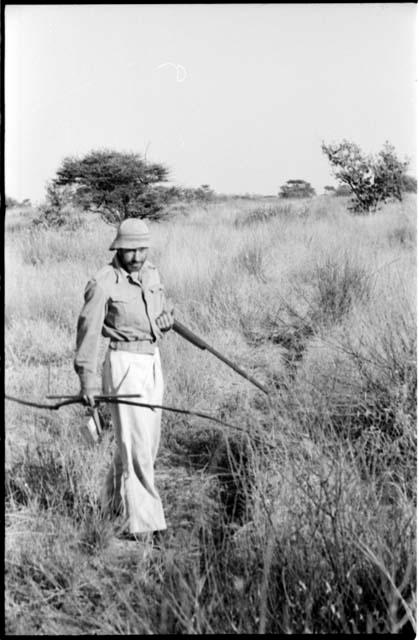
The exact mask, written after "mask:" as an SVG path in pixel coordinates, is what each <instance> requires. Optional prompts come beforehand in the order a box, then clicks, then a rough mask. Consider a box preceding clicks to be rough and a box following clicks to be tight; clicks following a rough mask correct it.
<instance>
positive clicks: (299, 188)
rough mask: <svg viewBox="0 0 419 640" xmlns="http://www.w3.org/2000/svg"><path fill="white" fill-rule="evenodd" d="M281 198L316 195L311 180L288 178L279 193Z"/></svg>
mask: <svg viewBox="0 0 419 640" xmlns="http://www.w3.org/2000/svg"><path fill="white" fill-rule="evenodd" d="M278 195H279V196H280V197H281V198H312V197H313V196H315V195H316V191H315V190H314V189H313V187H312V186H311V184H310V183H309V182H306V181H305V180H287V182H286V183H285V184H284V185H282V187H281V188H280V190H279V194H278Z"/></svg>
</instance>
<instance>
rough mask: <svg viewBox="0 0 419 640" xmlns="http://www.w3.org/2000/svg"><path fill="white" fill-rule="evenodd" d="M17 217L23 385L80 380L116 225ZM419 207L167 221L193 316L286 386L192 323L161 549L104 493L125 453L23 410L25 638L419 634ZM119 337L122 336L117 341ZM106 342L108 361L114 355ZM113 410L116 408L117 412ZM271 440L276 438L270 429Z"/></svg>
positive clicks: (168, 257) (166, 240)
mask: <svg viewBox="0 0 419 640" xmlns="http://www.w3.org/2000/svg"><path fill="white" fill-rule="evenodd" d="M35 215H36V212H30V211H29V212H28V211H26V212H25V211H21V212H16V211H15V212H10V213H9V212H8V214H7V217H6V318H5V319H6V324H5V327H6V334H5V335H6V350H5V367H6V392H7V393H8V394H10V395H15V396H19V397H27V398H28V397H30V398H42V397H44V396H45V394H46V393H47V390H48V382H49V391H50V392H51V393H53V392H54V393H61V392H62V393H72V392H77V391H78V381H77V377H76V375H75V373H74V372H73V370H72V362H71V360H72V355H73V349H74V341H75V327H76V321H77V316H78V313H79V311H80V308H81V305H82V295H83V289H84V285H85V283H86V280H87V279H88V277H89V276H91V275H92V274H93V273H94V272H95V271H96V270H97V269H98V268H100V267H101V266H102V265H103V264H104V263H105V262H106V261H107V260H108V259H109V258H110V256H111V254H110V253H109V251H108V249H107V247H108V245H109V243H110V241H111V238H112V236H113V229H112V228H111V227H109V226H107V225H105V224H104V223H102V222H100V221H98V220H94V219H92V220H91V221H90V222H86V224H85V226H84V227H83V230H82V231H80V230H78V231H77V230H74V229H73V230H72V229H65V228H64V229H63V228H62V229H60V230H59V231H54V230H45V229H41V228H33V226H32V225H31V217H34V216H35ZM415 216H416V210H415V201H414V199H409V200H406V201H405V202H404V203H403V204H402V205H387V207H386V208H385V209H383V211H381V212H379V213H377V214H374V215H373V216H370V217H368V218H364V217H362V218H357V217H353V216H350V215H349V214H348V213H347V212H346V210H345V205H344V202H343V201H342V200H340V199H339V200H333V199H330V198H321V197H320V198H317V199H315V200H313V201H311V202H310V203H301V202H291V203H289V204H287V206H286V207H284V206H283V205H282V204H281V203H279V202H275V201H273V202H272V201H270V202H269V204H266V202H262V201H261V202H254V201H246V200H243V201H239V200H234V201H232V202H223V203H219V204H216V205H213V204H211V205H208V206H206V207H204V208H201V209H199V208H194V209H191V208H190V209H189V210H186V209H185V211H184V212H183V214H182V215H179V216H178V217H176V218H175V219H174V220H173V221H170V220H168V221H165V222H163V223H161V224H159V225H157V224H153V225H152V231H153V236H154V238H155V241H156V244H155V247H154V248H153V257H154V259H155V261H156V263H157V264H158V265H159V268H160V271H161V272H162V275H163V278H164V280H165V283H166V286H167V289H168V292H169V294H170V296H171V297H172V299H173V301H174V302H175V305H176V309H177V315H178V318H179V319H180V320H181V321H183V322H185V324H187V325H188V326H190V327H191V328H192V329H195V330H196V332H197V333H199V334H200V335H202V336H203V337H204V338H205V339H206V340H207V341H208V342H210V343H212V344H214V346H216V347H217V348H219V349H220V350H221V351H224V352H225V353H226V354H227V355H228V356H229V357H230V358H231V359H232V360H236V361H237V362H238V363H240V364H241V365H242V366H243V367H244V368H247V369H248V370H249V371H250V372H251V373H253V375H254V376H255V377H257V378H259V379H260V380H261V382H264V383H265V384H267V385H268V386H269V388H270V390H271V403H268V402H267V401H266V399H265V397H264V396H262V395H261V394H260V393H259V392H258V391H257V390H256V389H255V388H254V387H252V386H251V385H250V384H249V383H247V382H246V381H245V380H243V379H241V378H239V377H238V376H237V375H236V374H234V373H233V372H232V371H230V370H229V369H228V368H227V367H226V366H225V365H223V364H222V363H220V362H219V361H217V360H216V359H214V358H213V357H212V356H211V355H209V354H207V353H203V352H200V351H198V350H196V349H194V347H192V346H191V345H189V344H188V343H186V342H184V341H182V340H181V339H180V338H179V337H178V336H176V335H174V334H173V335H169V336H167V337H166V339H165V341H164V344H163V346H162V358H163V363H164V368H165V372H166V402H167V403H168V404H172V405H175V406H181V407H185V408H186V407H189V408H196V409H197V410H198V411H199V410H201V411H205V410H206V411H211V412H213V413H214V414H217V415H219V416H221V417H223V418H224V419H225V420H227V421H228V422H231V423H234V424H236V425H238V426H239V427H241V428H242V429H244V431H245V432H247V433H248V434H249V436H247V435H246V434H245V433H243V432H240V431H234V432H233V431H230V432H228V431H223V430H222V429H219V428H218V427H214V426H213V424H212V423H208V422H206V421H205V420H202V419H198V418H190V419H189V418H188V419H186V418H185V417H184V416H181V415H180V414H173V413H167V414H165V416H164V435H163V442H162V447H161V452H160V456H159V458H158V463H157V469H156V472H157V477H158V486H159V488H160V491H161V494H162V497H163V502H164V504H165V508H166V511H167V518H168V521H169V525H170V526H169V530H168V539H167V541H166V543H165V546H164V548H163V549H162V550H160V551H156V550H155V551H153V552H152V554H151V555H144V554H143V553H142V552H140V551H139V550H138V549H136V548H132V547H130V546H129V545H128V546H127V547H126V548H124V547H115V545H114V543H113V534H114V528H115V524H114V523H112V522H109V521H104V520H102V519H101V518H100V514H99V509H98V494H99V490H100V487H101V482H102V480H103V475H104V473H105V472H106V468H107V465H108V464H109V461H110V458H111V455H112V449H113V434H112V431H111V430H107V431H106V432H105V437H104V439H103V441H102V442H101V444H100V445H99V448H98V449H95V450H91V449H88V448H86V447H85V446H84V444H83V441H82V439H81V436H80V434H79V427H80V425H81V423H82V420H83V419H84V415H83V414H84V410H83V409H82V408H81V407H73V408H63V409H61V410H60V411H59V412H47V411H39V410H33V409H29V408H24V407H22V406H19V405H16V404H13V403H11V402H8V403H7V406H6V425H7V429H6V471H7V474H6V507H7V510H6V630H7V633H8V634H9V635H19V634H28V635H29V634H31V635H38V634H39V635H49V634H51V635H64V634H69V635H78V634H94V635H104V634H124V635H125V634H149V633H153V634H156V633H157V634H162V633H192V634H195V633H196V634H200V633H298V632H306V633H325V632H332V633H368V632H369V633H377V632H391V633H397V632H402V631H403V632H405V633H410V634H411V635H413V630H414V629H415V620H414V615H415V607H416V604H415V587H416V585H415V575H416V558H415V548H416V545H415V539H416V538H415V536H416V529H415V517H416V515H415V488H416V484H415V476H416V299H415V295H416V283H415V278H416V253H415V246H416V230H415ZM104 348H105V344H103V349H104ZM103 349H102V351H103ZM104 418H105V419H108V415H107V413H106V411H104ZM254 436H257V438H255V437H254Z"/></svg>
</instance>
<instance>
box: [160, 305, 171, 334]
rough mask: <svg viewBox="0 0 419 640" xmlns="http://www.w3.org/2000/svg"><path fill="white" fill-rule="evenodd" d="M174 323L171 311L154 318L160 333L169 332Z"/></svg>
mask: <svg viewBox="0 0 419 640" xmlns="http://www.w3.org/2000/svg"><path fill="white" fill-rule="evenodd" d="M174 321H175V318H174V313H173V309H171V310H170V311H163V312H162V313H161V314H160V315H159V316H158V317H157V318H156V325H157V326H158V328H159V329H160V331H163V332H165V331H169V330H170V329H171V328H172V327H173V323H174Z"/></svg>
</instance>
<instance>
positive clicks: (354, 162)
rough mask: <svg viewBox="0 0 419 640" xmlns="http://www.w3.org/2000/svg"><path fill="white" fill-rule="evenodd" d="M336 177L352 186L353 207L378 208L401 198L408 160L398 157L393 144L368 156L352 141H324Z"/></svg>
mask: <svg viewBox="0 0 419 640" xmlns="http://www.w3.org/2000/svg"><path fill="white" fill-rule="evenodd" d="M322 151H323V153H325V154H326V156H327V158H328V160H329V162H330V164H331V165H332V170H333V172H334V175H335V177H336V179H337V180H338V181H339V182H340V183H341V184H342V185H346V186H347V187H349V189H350V192H351V194H352V196H353V199H352V202H351V206H350V209H351V210H352V211H355V212H360V213H368V212H369V211H375V210H376V209H377V208H378V206H379V204H380V203H381V202H385V201H387V200H389V199H391V198H396V199H397V200H401V199H402V191H403V176H404V174H405V172H406V169H407V167H408V164H409V163H408V161H407V160H406V161H402V160H399V159H398V158H397V155H396V151H395V149H394V147H393V146H392V145H391V144H390V143H389V142H386V143H385V144H384V146H383V149H382V150H381V151H380V152H379V153H378V155H377V156H375V157H374V156H372V155H365V154H363V153H362V151H361V149H360V147H358V145H356V144H355V143H353V142H349V141H348V140H343V141H342V142H340V143H338V144H329V145H326V144H325V143H323V144H322Z"/></svg>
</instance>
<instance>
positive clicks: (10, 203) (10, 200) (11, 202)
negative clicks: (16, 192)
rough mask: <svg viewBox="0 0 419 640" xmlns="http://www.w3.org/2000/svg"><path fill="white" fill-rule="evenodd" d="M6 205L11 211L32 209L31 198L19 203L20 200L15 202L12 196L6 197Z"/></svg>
mask: <svg viewBox="0 0 419 640" xmlns="http://www.w3.org/2000/svg"><path fill="white" fill-rule="evenodd" d="M5 204H6V209H10V208H12V207H30V206H31V201H30V200H29V198H25V199H24V200H22V202H19V201H18V200H15V199H14V198H11V197H10V196H6V199H5Z"/></svg>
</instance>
